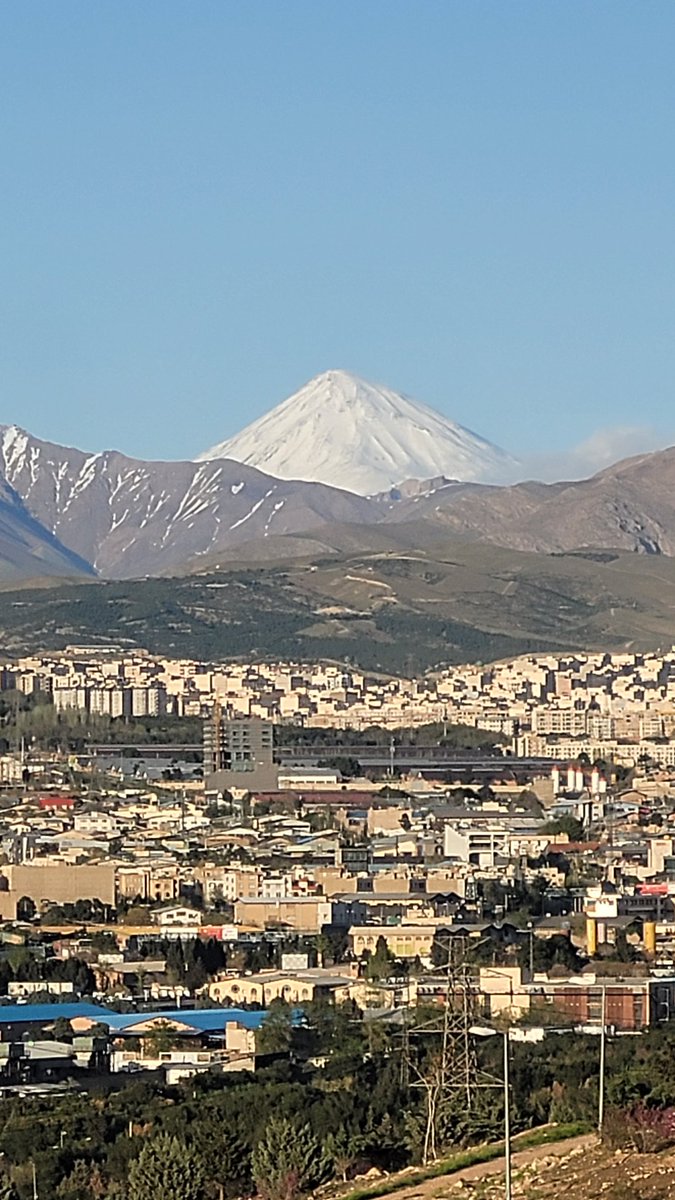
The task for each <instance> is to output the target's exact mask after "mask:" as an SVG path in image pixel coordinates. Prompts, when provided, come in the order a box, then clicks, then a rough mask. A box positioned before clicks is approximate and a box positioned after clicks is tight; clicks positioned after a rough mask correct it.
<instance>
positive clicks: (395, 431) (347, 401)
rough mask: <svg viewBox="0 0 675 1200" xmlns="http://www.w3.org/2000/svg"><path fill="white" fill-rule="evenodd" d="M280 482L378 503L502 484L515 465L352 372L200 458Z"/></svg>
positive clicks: (327, 375)
mask: <svg viewBox="0 0 675 1200" xmlns="http://www.w3.org/2000/svg"><path fill="white" fill-rule="evenodd" d="M214 458H230V459H234V460H235V461H237V462H241V463H246V464H247V465H249V466H254V467H257V468H258V469H259V470H261V471H265V472H267V473H268V474H270V475H275V476H276V477H277V478H279V479H303V480H308V481H311V482H317V483H327V484H331V485H332V486H333V487H340V488H345V489H347V490H348V491H351V492H356V493H357V494H361V495H372V494H374V493H377V492H382V491H385V490H387V489H388V488H391V487H392V486H395V485H397V484H400V483H401V482H402V481H403V480H408V479H429V478H431V477H434V476H438V475H445V476H446V477H448V478H452V479H460V480H465V481H471V480H481V481H483V482H488V483H496V482H498V481H500V480H503V479H504V478H505V477H506V476H507V475H509V474H510V469H512V468H513V465H514V464H513V461H512V460H511V459H509V457H508V455H507V454H505V453H504V451H502V450H500V449H499V448H498V447H497V446H493V445H492V444H491V443H490V442H488V441H486V440H485V439H484V438H481V437H479V436H478V435H477V434H475V433H472V432H471V431H470V430H468V429H465V428H464V427H463V426H461V425H457V424H455V423H454V422H453V421H450V420H449V419H448V418H447V417H444V416H442V415H441V414H440V413H438V412H436V411H435V410H434V409H433V408H429V407H428V406H427V405H425V404H419V403H418V402H417V401H416V400H412V399H410V397H408V396H405V395H402V394H401V393H400V392H394V391H392V390H391V389H390V388H387V387H383V386H381V385H379V384H373V383H368V382H367V380H365V379H361V378H359V376H358V375H352V374H351V373H350V372H349V371H326V372H324V373H323V374H322V375H317V376H316V377H315V378H314V379H311V380H310V381H309V383H306V384H305V386H304V387H302V388H301V389H300V391H298V392H296V393H295V394H294V395H292V396H289V398H288V399H287V400H284V401H283V402H282V403H281V404H279V405H278V406H277V407H276V408H274V409H272V411H271V412H269V413H266V414H265V415H264V416H263V417H260V418H259V419H258V420H257V421H254V422H253V423H252V424H251V425H248V426H247V427H246V429H244V430H242V432H241V433H239V434H236V435H235V436H234V437H231V438H228V439H227V440H226V441H224V442H221V443H220V444H219V445H217V446H214V447H213V448H212V449H211V450H207V451H205V453H203V454H200V455H199V457H198V461H204V460H210V459H214Z"/></svg>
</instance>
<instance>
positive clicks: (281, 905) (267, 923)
mask: <svg viewBox="0 0 675 1200" xmlns="http://www.w3.org/2000/svg"><path fill="white" fill-rule="evenodd" d="M364 917H365V908H364V906H363V905H362V904H360V903H359V901H358V900H356V899H354V900H351V898H350V899H349V900H348V901H337V900H332V899H329V898H327V897H325V896H282V897H279V898H277V899H269V900H268V899H260V898H258V897H246V898H242V899H241V900H237V901H236V903H235V905H234V919H235V922H236V924H237V925H242V926H244V927H245V928H249V929H275V928H276V929H294V930H296V932H298V933H320V932H321V930H322V929H324V928H325V926H327V925H339V926H342V927H344V928H348V927H349V926H350V925H351V924H353V922H354V921H358V920H361V921H362V920H363V919H364Z"/></svg>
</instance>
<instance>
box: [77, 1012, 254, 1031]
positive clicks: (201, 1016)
mask: <svg viewBox="0 0 675 1200" xmlns="http://www.w3.org/2000/svg"><path fill="white" fill-rule="evenodd" d="M266 1016H267V1013H266V1012H249V1011H248V1010H247V1009H245V1008H171V1009H160V1011H159V1012H134V1013H109V1015H107V1016H106V1017H101V1018H100V1019H101V1020H103V1021H105V1024H106V1025H109V1026H110V1028H111V1029H114V1030H118V1031H119V1032H120V1033H124V1031H125V1030H127V1029H132V1028H133V1027H134V1026H135V1025H140V1024H145V1022H146V1021H180V1023H181V1024H182V1025H187V1026H189V1027H190V1028H191V1029H194V1030H196V1031H197V1032H198V1033H221V1032H222V1031H223V1029H224V1028H225V1026H226V1025H229V1024H231V1023H232V1022H233V1021H236V1022H237V1023H238V1024H239V1025H243V1026H244V1028H245V1029H258V1028H259V1027H260V1026H261V1025H262V1023H263V1021H264V1020H265V1017H266Z"/></svg>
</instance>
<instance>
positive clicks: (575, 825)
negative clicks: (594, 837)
mask: <svg viewBox="0 0 675 1200" xmlns="http://www.w3.org/2000/svg"><path fill="white" fill-rule="evenodd" d="M542 833H552V834H556V833H566V834H567V836H568V837H569V839H570V841H571V842H583V840H584V827H583V824H582V822H581V821H579V820H578V819H577V818H576V817H571V816H564V817H556V819H555V820H554V821H549V822H548V824H546V825H544V827H543V830H542Z"/></svg>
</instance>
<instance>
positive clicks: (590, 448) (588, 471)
mask: <svg viewBox="0 0 675 1200" xmlns="http://www.w3.org/2000/svg"><path fill="white" fill-rule="evenodd" d="M672 444H675V436H673V437H672V438H671V439H668V438H667V437H664V435H663V434H662V433H659V432H658V431H657V430H656V429H653V428H651V427H650V426H648V425H615V426H609V427H608V428H605V429H598V430H596V432H595V433H593V434H591V436H590V437H588V438H586V439H585V440H584V441H583V442H579V444H578V445H577V446H572V447H570V448H568V449H561V450H559V451H547V452H546V453H543V454H533V455H529V456H527V457H525V456H524V457H523V458H521V460H520V462H519V464H518V471H517V477H518V479H541V480H543V481H544V482H547V483H550V482H553V481H555V480H561V479H585V478H587V477H588V476H589V475H595V473H596V472H597V471H602V470H603V468H604V467H609V466H611V465H612V463H615V462H619V460H620V459H622V458H630V457H631V456H632V455H634V454H645V453H647V452H648V451H651V450H662V449H663V448H664V447H665V446H668V445H672Z"/></svg>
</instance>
